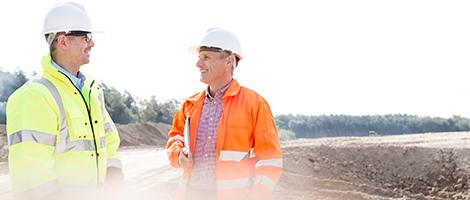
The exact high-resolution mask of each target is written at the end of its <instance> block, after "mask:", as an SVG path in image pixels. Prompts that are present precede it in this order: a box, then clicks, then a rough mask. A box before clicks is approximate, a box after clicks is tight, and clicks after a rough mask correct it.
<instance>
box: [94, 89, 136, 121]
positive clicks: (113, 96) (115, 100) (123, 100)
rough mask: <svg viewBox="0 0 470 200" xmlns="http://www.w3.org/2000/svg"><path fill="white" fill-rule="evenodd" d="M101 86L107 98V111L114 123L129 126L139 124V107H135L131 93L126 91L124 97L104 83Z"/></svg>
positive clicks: (105, 99)
mask: <svg viewBox="0 0 470 200" xmlns="http://www.w3.org/2000/svg"><path fill="white" fill-rule="evenodd" d="M100 86H101V88H102V90H103V93H104V96H105V98H104V101H105V106H106V110H107V111H108V113H109V115H110V116H111V119H113V121H114V123H117V124H128V123H134V122H139V116H138V114H137V107H136V106H135V105H134V102H133V101H134V99H133V98H132V96H131V95H130V94H129V92H127V91H125V92H124V95H123V94H121V93H120V92H119V91H118V90H116V89H115V88H114V87H108V86H107V85H106V84H104V83H101V84H100ZM134 107H135V108H134ZM133 110H134V112H133Z"/></svg>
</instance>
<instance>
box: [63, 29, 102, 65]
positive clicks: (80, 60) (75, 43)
mask: <svg viewBox="0 0 470 200" xmlns="http://www.w3.org/2000/svg"><path fill="white" fill-rule="evenodd" d="M68 37H69V39H70V54H71V59H72V60H73V61H74V63H75V64H76V65H78V66H82V65H84V64H88V63H89V62H90V51H91V48H92V47H94V46H95V42H94V41H93V39H90V42H87V41H86V36H68Z"/></svg>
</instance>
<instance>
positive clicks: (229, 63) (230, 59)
mask: <svg viewBox="0 0 470 200" xmlns="http://www.w3.org/2000/svg"><path fill="white" fill-rule="evenodd" d="M234 58H235V57H234V55H230V56H227V58H226V66H229V67H232V65H233V62H234V61H235V59H234Z"/></svg>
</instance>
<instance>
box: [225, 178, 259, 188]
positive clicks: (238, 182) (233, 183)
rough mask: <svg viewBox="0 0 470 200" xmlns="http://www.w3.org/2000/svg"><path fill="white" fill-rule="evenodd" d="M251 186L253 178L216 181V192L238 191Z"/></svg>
mask: <svg viewBox="0 0 470 200" xmlns="http://www.w3.org/2000/svg"><path fill="white" fill-rule="evenodd" d="M252 186H253V178H243V179H235V180H218V181H217V190H233V189H240V188H251V187H252Z"/></svg>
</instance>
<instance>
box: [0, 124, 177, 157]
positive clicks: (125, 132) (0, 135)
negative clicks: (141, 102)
mask: <svg viewBox="0 0 470 200" xmlns="http://www.w3.org/2000/svg"><path fill="white" fill-rule="evenodd" d="M116 127H117V129H118V132H119V137H120V138H121V147H126V146H154V147H158V148H165V145H166V142H167V141H168V132H169V131H170V129H171V125H168V124H163V123H153V122H147V123H133V124H126V125H121V124H116ZM7 157H8V139H7V133H6V125H5V124H0V161H5V160H6V159H7Z"/></svg>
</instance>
